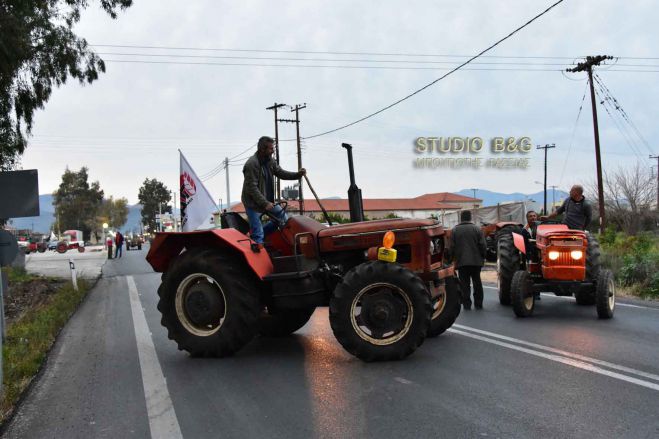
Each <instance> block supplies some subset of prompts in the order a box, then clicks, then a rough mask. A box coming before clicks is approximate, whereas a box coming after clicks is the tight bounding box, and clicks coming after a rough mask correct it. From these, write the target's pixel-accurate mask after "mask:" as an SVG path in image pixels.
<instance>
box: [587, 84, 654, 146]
mask: <svg viewBox="0 0 659 439" xmlns="http://www.w3.org/2000/svg"><path fill="white" fill-rule="evenodd" d="M595 81H597V83H598V84H599V85H600V87H601V88H602V89H603V92H604V93H605V94H606V95H607V96H608V98H609V99H610V100H611V101H612V102H613V105H614V107H615V109H616V110H618V112H619V113H620V114H621V115H622V117H623V119H624V120H625V121H626V122H627V123H628V124H629V126H630V127H631V128H632V129H633V130H634V132H635V133H636V135H637V136H638V138H639V139H640V140H641V142H642V143H643V145H645V147H646V148H647V149H648V151H649V152H650V153H651V154H653V153H654V150H653V149H652V147H650V144H649V143H648V142H647V140H645V137H643V134H641V131H640V130H639V129H638V127H637V126H636V124H635V123H634V121H632V120H631V118H630V117H629V115H628V114H627V112H626V111H625V109H624V108H622V104H621V103H620V102H619V101H618V100H617V99H616V98H615V96H613V93H611V90H609V88H608V87H607V86H606V84H604V82H603V81H602V78H600V77H599V76H597V75H595Z"/></svg>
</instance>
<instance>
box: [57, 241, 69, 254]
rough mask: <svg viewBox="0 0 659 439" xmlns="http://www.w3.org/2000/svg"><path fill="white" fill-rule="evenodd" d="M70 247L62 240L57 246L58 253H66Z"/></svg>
mask: <svg viewBox="0 0 659 439" xmlns="http://www.w3.org/2000/svg"><path fill="white" fill-rule="evenodd" d="M68 249H69V246H68V245H67V244H66V243H64V242H60V243H59V244H57V248H56V250H57V253H59V254H64V253H66V251H67V250H68Z"/></svg>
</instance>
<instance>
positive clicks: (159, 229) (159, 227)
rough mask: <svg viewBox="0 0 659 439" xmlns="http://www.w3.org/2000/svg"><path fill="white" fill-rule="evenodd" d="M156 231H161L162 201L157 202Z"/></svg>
mask: <svg viewBox="0 0 659 439" xmlns="http://www.w3.org/2000/svg"><path fill="white" fill-rule="evenodd" d="M158 214H159V217H158V231H159V232H162V203H160V202H158Z"/></svg>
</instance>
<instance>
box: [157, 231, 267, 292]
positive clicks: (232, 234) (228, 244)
mask: <svg viewBox="0 0 659 439" xmlns="http://www.w3.org/2000/svg"><path fill="white" fill-rule="evenodd" d="M253 242H254V241H252V240H251V239H249V237H247V236H245V235H243V234H242V233H240V232H239V231H238V230H236V229H213V230H198V231H195V232H164V233H156V237H155V238H154V240H153V242H152V243H151V248H150V249H149V253H148V254H147V255H146V260H147V262H148V263H149V264H150V265H151V267H153V269H154V270H155V271H156V272H159V273H163V272H165V271H167V269H168V267H169V264H170V263H171V262H172V261H173V260H174V259H175V258H176V257H177V256H178V255H179V254H181V252H182V251H183V249H186V250H189V249H191V248H195V247H207V248H217V249H222V250H225V251H228V252H232V253H234V254H236V255H240V256H241V257H242V258H243V260H244V261H245V263H246V264H247V266H248V267H249V268H250V269H251V270H252V272H253V273H254V274H255V275H256V276H257V277H258V278H259V279H261V280H263V278H264V277H265V276H267V275H269V274H271V273H272V271H273V268H272V261H271V260H270V256H269V255H268V252H266V251H265V249H261V251H260V252H254V251H252V248H251V244H252V243H253Z"/></svg>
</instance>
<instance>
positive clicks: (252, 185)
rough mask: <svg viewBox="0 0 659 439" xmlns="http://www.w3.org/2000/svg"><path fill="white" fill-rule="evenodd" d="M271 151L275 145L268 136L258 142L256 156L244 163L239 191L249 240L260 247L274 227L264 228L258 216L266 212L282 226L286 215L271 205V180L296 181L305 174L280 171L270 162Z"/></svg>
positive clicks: (276, 165)
mask: <svg viewBox="0 0 659 439" xmlns="http://www.w3.org/2000/svg"><path fill="white" fill-rule="evenodd" d="M274 151H275V141H274V140H273V139H272V138H271V137H268V136H263V137H261V138H260V139H259V142H258V145H257V150H256V153H255V154H254V155H253V156H251V157H250V158H249V159H247V162H245V166H243V175H244V178H245V179H244V181H243V191H242V196H241V201H242V202H243V205H244V206H245V212H246V213H247V218H248V220H249V227H250V237H251V238H252V240H253V241H254V242H256V243H257V244H263V239H264V238H265V235H268V234H270V233H272V232H274V231H275V230H276V228H277V224H276V223H275V222H274V221H269V222H268V223H267V224H266V225H265V226H263V224H262V223H261V215H262V214H263V213H265V212H269V213H270V214H271V215H273V216H274V217H275V218H277V221H279V222H280V223H285V222H286V219H287V218H286V212H284V210H283V209H282V208H281V207H280V206H279V205H275V204H274V202H275V182H274V176H277V177H279V178H281V179H282V180H299V179H300V178H302V176H303V175H306V173H307V171H306V170H305V169H304V168H302V169H300V170H299V171H298V172H290V171H285V170H283V169H282V168H281V167H280V166H279V164H278V163H277V162H276V161H275V160H273V159H272V153H273V152H274Z"/></svg>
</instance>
